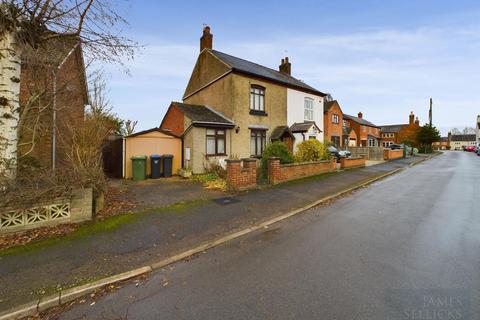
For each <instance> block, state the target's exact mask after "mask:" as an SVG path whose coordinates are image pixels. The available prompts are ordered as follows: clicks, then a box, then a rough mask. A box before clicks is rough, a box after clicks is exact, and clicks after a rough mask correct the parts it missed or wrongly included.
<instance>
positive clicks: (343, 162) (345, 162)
mask: <svg viewBox="0 0 480 320" xmlns="http://www.w3.org/2000/svg"><path fill="white" fill-rule="evenodd" d="M362 167H365V158H363V157H355V158H345V157H341V158H340V168H341V169H349V168H362Z"/></svg>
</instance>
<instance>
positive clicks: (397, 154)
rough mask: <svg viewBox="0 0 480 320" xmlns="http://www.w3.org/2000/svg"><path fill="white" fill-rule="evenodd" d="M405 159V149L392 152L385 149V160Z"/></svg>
mask: <svg viewBox="0 0 480 320" xmlns="http://www.w3.org/2000/svg"><path fill="white" fill-rule="evenodd" d="M399 158H403V149H397V150H391V149H384V150H383V160H385V161H389V160H394V159H399Z"/></svg>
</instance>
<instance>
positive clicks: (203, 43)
mask: <svg viewBox="0 0 480 320" xmlns="http://www.w3.org/2000/svg"><path fill="white" fill-rule="evenodd" d="M212 47H213V35H212V34H211V33H210V27H209V26H205V27H204V28H203V35H202V37H201V38H200V52H202V51H203V50H204V49H212Z"/></svg>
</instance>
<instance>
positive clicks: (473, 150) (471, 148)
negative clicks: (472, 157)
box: [465, 146, 476, 152]
mask: <svg viewBox="0 0 480 320" xmlns="http://www.w3.org/2000/svg"><path fill="white" fill-rule="evenodd" d="M475 149H476V147H475V146H466V147H465V151H467V152H475V151H476V150H475Z"/></svg>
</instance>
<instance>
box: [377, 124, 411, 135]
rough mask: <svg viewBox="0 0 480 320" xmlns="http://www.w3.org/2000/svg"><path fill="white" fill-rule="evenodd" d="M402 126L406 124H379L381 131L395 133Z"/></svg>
mask: <svg viewBox="0 0 480 320" xmlns="http://www.w3.org/2000/svg"><path fill="white" fill-rule="evenodd" d="M403 127H408V124H392V125H386V126H380V131H381V132H382V133H396V132H399V131H400V130H402V128H403Z"/></svg>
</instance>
